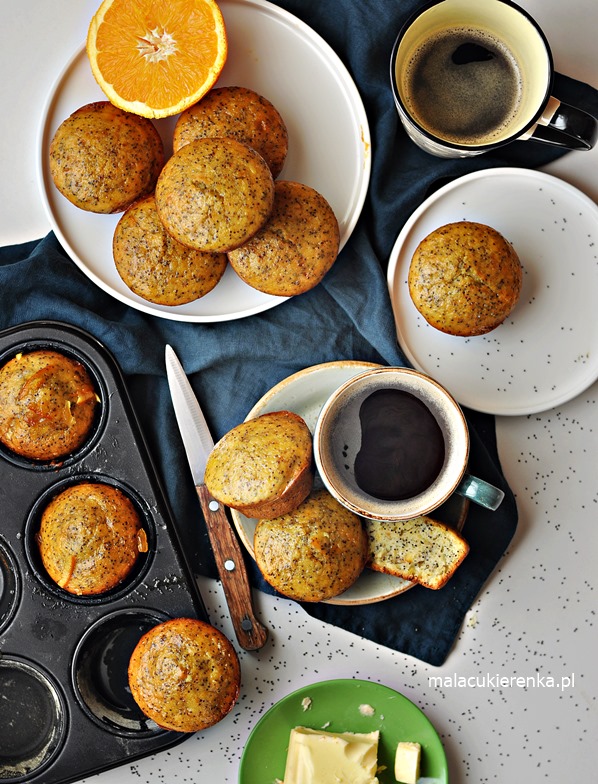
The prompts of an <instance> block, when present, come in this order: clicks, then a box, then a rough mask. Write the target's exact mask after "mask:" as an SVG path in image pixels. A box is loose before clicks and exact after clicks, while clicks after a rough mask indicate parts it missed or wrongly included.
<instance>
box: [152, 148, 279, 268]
mask: <svg viewBox="0 0 598 784" xmlns="http://www.w3.org/2000/svg"><path fill="white" fill-rule="evenodd" d="M273 202H274V181H273V179H272V174H271V173H270V169H269V168H268V164H267V163H266V162H265V161H264V159H263V158H262V157H261V155H259V154H258V153H257V152H255V150H252V149H251V148H250V147H248V146H247V145H246V144H242V143H241V142H238V141H237V140H236V139H231V138H214V139H207V138H206V139H198V140H197V141H194V142H190V143H189V144H186V145H185V146H184V147H181V149H180V150H179V151H178V152H176V153H175V154H174V155H173V156H172V157H171V158H170V160H169V161H168V162H167V163H166V165H165V166H164V168H163V170H162V172H161V174H160V176H159V178H158V183H157V185H156V205H157V208H158V215H159V216H160V220H161V221H162V223H163V224H164V226H165V227H166V230H167V231H168V232H169V233H170V234H171V235H172V236H173V237H174V238H175V239H176V240H178V241H179V242H182V243H183V245H188V246H189V247H191V248H196V249H197V250H203V251H215V252H217V253H218V252H224V251H228V250H232V249H233V248H237V247H238V246H239V245H242V244H243V243H244V242H246V241H247V240H248V239H249V237H251V236H253V234H255V232H256V231H257V230H258V229H260V228H261V227H262V226H263V225H264V223H265V222H266V220H267V218H268V216H269V215H270V212H271V211H272V204H273Z"/></svg>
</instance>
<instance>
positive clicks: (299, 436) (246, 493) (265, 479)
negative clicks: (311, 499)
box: [204, 411, 313, 518]
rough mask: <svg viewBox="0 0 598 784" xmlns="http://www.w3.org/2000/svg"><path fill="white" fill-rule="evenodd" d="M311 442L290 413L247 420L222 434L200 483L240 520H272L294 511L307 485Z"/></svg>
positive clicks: (310, 478) (298, 419) (304, 427)
mask: <svg viewBox="0 0 598 784" xmlns="http://www.w3.org/2000/svg"><path fill="white" fill-rule="evenodd" d="M312 454H313V450H312V436H311V432H310V430H309V428H308V426H307V425H306V423H305V421H304V420H303V418H302V417H300V416H299V415H298V414H294V413H293V412H292V411H274V412H271V413H268V414H262V415H261V416H258V417H255V418H254V419H249V420H247V421H246V422H242V423H241V424H240V425H237V426H236V427H234V428H233V429H232V430H230V431H229V432H228V433H226V434H225V435H224V436H223V437H222V438H221V439H220V440H219V441H218V443H217V444H216V445H215V446H214V448H213V450H212V451H211V453H210V455H209V457H208V461H207V464H206V471H205V477H204V479H205V483H206V486H207V488H208V490H209V491H210V493H211V494H212V495H213V496H214V498H216V499H217V500H218V501H220V502H221V503H223V504H226V506H229V507H231V508H233V509H237V510H238V511H239V512H241V513H242V514H244V515H245V516H246V517H251V518H259V517H261V518H268V517H278V516H279V515H281V514H284V513H285V512H288V511H289V510H291V509H294V508H295V507H296V506H298V505H299V504H300V503H301V502H302V501H303V499H304V498H305V497H306V496H307V495H308V494H309V492H310V490H311V487H312V483H313V471H312Z"/></svg>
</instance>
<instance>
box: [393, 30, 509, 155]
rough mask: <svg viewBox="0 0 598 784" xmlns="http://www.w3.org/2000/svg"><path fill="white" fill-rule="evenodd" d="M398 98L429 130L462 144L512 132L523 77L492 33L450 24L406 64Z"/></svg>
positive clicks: (501, 137) (488, 140)
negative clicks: (401, 88) (401, 98)
mask: <svg viewBox="0 0 598 784" xmlns="http://www.w3.org/2000/svg"><path fill="white" fill-rule="evenodd" d="M403 85H404V89H403V95H402V97H403V100H404V102H405V105H406V108H407V110H408V111H409V113H410V114H411V116H412V117H413V118H414V120H415V121H416V122H417V123H418V124H419V125H420V126H421V127H422V128H424V129H425V130H427V131H428V133H430V134H432V135H434V136H436V137H438V138H440V139H443V140H444V141H447V142H451V143H454V144H461V145H480V144H491V143H492V142H496V141H500V140H501V139H503V138H505V137H506V136H509V135H510V134H511V133H512V127H511V126H512V123H513V121H514V120H515V118H516V117H517V113H518V110H519V107H520V105H521V102H522V94H523V80H522V76H521V71H520V68H519V65H518V63H517V61H516V59H515V57H514V56H513V54H512V52H511V51H510V50H509V49H508V48H507V47H506V46H505V44H504V43H503V42H502V41H500V39H498V38H496V37H494V36H493V35H492V34H490V33H488V32H486V31H484V30H480V29H477V28H472V27H451V28H448V29H445V30H442V31H440V32H439V33H437V34H435V35H434V36H432V37H431V38H429V39H428V40H427V41H426V42H425V43H424V44H422V45H421V46H419V47H418V48H417V49H416V51H415V52H414V53H413V55H412V56H411V57H410V59H409V61H408V62H407V64H406V73H405V78H404V82H403Z"/></svg>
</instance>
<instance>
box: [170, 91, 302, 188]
mask: <svg viewBox="0 0 598 784" xmlns="http://www.w3.org/2000/svg"><path fill="white" fill-rule="evenodd" d="M206 136H210V137H214V136H231V137H232V138H233V139H237V141H239V142H243V143H244V144H247V145H249V147H252V148H253V149H254V150H255V151H256V152H259V154H260V155H261V156H262V158H263V159H264V160H265V161H266V163H267V164H268V166H269V167H270V171H271V172H272V176H273V177H274V178H276V177H278V175H279V174H280V172H281V171H282V167H283V166H284V162H285V159H286V157H287V152H288V149H289V137H288V133H287V128H286V125H285V124H284V120H283V119H282V117H281V116H280V113H279V112H278V110H277V109H276V108H275V107H274V106H273V105H272V104H271V103H270V101H268V100H267V99H266V98H264V97H263V96H262V95H259V94H258V93H256V92H254V91H253V90H249V89H248V88H247V87H216V88H214V89H213V90H210V92H209V93H208V94H207V95H206V96H204V98H202V99H201V101H199V102H198V103H196V104H194V105H193V106H191V107H189V109H186V110H185V111H184V112H182V113H181V115H180V116H179V119H178V120H177V123H176V125H175V127H174V135H173V148H174V150H175V152H176V151H177V150H179V149H180V148H181V147H183V146H184V145H185V144H189V142H193V141H195V140H196V139H202V138H204V137H206Z"/></svg>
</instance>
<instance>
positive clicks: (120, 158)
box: [50, 101, 164, 213]
mask: <svg viewBox="0 0 598 784" xmlns="http://www.w3.org/2000/svg"><path fill="white" fill-rule="evenodd" d="M163 165H164V146H163V144H162V139H161V137H160V135H159V133H158V131H157V130H156V128H155V127H154V125H153V124H152V122H151V120H148V119H146V118H145V117H140V116H139V115H136V114H130V113H129V112H125V111H123V110H122V109H119V108H118V107H116V106H113V105H112V104H111V103H110V102H109V101H97V102H95V103H90V104H87V105H86V106H82V107H81V108H80V109H77V111H75V112H73V114H71V116H70V117H68V118H67V119H66V120H64V121H63V122H62V123H61V125H60V126H59V127H58V129H57V131H56V133H55V134H54V138H53V139H52V142H51V143H50V174H51V176H52V179H53V181H54V184H55V185H56V187H57V188H58V190H59V191H60V193H62V195H63V196H65V197H66V198H67V199H68V200H69V201H70V202H72V203H73V204H74V205H75V206H77V207H79V208H80V209H82V210H87V211H89V212H99V213H113V212H122V211H123V210H125V209H126V208H127V207H128V206H129V205H130V204H132V203H133V202H134V201H135V200H136V199H139V198H141V197H142V196H146V195H147V194H148V193H151V192H152V191H153V190H154V187H155V185H156V181H157V179H158V174H159V173H160V171H161V169H162V166H163Z"/></svg>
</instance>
